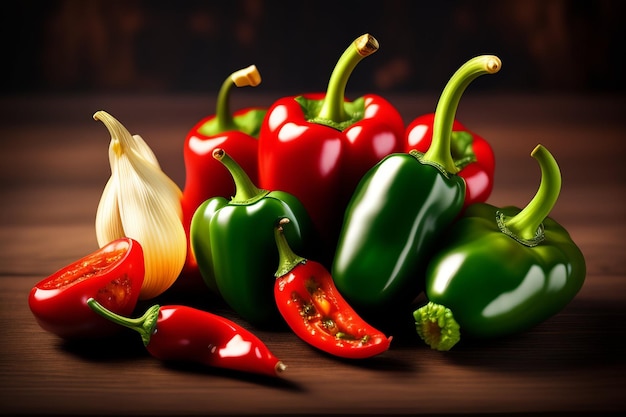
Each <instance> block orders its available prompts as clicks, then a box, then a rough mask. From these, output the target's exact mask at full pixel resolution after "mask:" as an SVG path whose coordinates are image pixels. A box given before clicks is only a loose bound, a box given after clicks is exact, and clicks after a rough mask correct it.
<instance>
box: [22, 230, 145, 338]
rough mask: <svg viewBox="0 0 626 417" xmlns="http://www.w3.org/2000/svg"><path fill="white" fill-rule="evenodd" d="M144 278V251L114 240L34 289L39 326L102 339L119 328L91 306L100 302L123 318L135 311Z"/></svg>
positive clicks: (30, 301) (65, 335)
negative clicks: (93, 302) (91, 301)
mask: <svg viewBox="0 0 626 417" xmlns="http://www.w3.org/2000/svg"><path fill="white" fill-rule="evenodd" d="M143 279H144V259H143V249H142V248H141V246H140V244H139V243H138V242H137V241H135V240H133V239H130V238H122V239H118V240H114V241H112V242H110V243H108V244H107V245H105V246H103V247H102V248H100V249H98V250H96V251H95V252H93V253H91V254H89V255H87V256H85V257H83V258H81V259H79V260H77V261H75V262H73V263H71V264H70V265H68V266H66V267H64V268H62V269H60V270H58V271H57V272H55V273H54V274H52V275H50V276H49V277H47V278H45V279H43V280H42V281H40V282H39V283H37V284H36V285H35V286H34V287H33V289H32V290H31V291H30V294H29V296H28V305H29V307H30V310H31V311H32V313H33V315H34V316H35V318H36V319H37V322H38V323H39V325H40V326H41V327H42V328H43V329H44V330H46V331H49V332H51V333H54V334H56V335H57V336H60V337H62V338H65V339H79V338H99V337H104V336H109V335H111V334H113V333H115V332H117V331H118V330H119V328H118V327H117V326H113V325H112V324H111V323H110V322H108V321H106V320H104V319H103V318H102V317H100V316H98V315H97V314H94V313H93V311H91V309H90V308H89V307H88V306H87V300H88V299H89V298H95V299H96V300H98V302H100V303H101V304H102V305H104V306H106V307H107V308H108V309H110V310H112V311H115V312H116V313H119V314H130V313H132V311H133V310H134V308H135V306H136V304H137V300H138V298H139V292H140V290H141V285H142V284H143Z"/></svg>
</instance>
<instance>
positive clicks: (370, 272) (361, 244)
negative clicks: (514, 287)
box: [332, 55, 501, 328]
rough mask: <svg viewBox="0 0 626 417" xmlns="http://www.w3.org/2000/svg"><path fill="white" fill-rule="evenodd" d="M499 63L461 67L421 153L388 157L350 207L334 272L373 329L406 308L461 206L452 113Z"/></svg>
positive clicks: (486, 58) (489, 59) (487, 58)
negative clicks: (470, 88)
mask: <svg viewBox="0 0 626 417" xmlns="http://www.w3.org/2000/svg"><path fill="white" fill-rule="evenodd" d="M500 66H501V62H500V59H499V58H498V57H496V56H492V55H483V56H479V57H476V58H474V59H472V60H470V61H468V62H467V63H466V64H464V65H463V66H462V67H461V68H460V69H459V70H458V71H457V72H456V73H455V74H454V75H453V77H452V78H451V80H450V82H449V83H448V85H447V86H446V88H445V89H444V91H443V93H442V95H441V98H440V100H439V103H438V105H437V110H436V111H435V119H434V124H433V138H432V142H431V144H430V147H429V148H428V150H427V151H426V153H420V152H417V151H411V152H410V153H396V154H391V155H389V156H387V157H386V158H384V159H383V160H381V161H380V162H379V163H378V164H377V165H376V166H374V167H373V168H372V169H370V170H369V171H368V172H367V173H366V174H365V176H364V177H363V178H362V179H361V181H360V183H359V184H358V186H357V189H356V191H355V192H354V194H353V196H352V199H351V200H350V202H349V204H348V207H347V209H346V213H345V217H344V223H343V226H342V229H341V232H340V237H339V242H338V245H337V250H336V253H335V258H334V261H333V265H332V275H333V277H334V279H335V283H336V286H337V288H338V290H339V291H340V292H341V293H342V295H343V296H344V297H345V298H346V299H347V300H348V302H350V303H351V305H353V306H354V308H355V309H356V310H357V311H358V312H359V314H362V315H364V316H365V317H367V318H368V319H369V320H371V321H373V322H374V323H376V324H378V325H381V326H383V327H386V326H387V324H388V319H389V318H391V317H397V315H398V314H400V313H401V312H402V313H406V314H408V312H409V311H411V310H410V308H411V303H412V301H413V300H414V299H415V297H417V296H418V295H419V294H420V293H421V291H422V290H423V278H422V277H423V274H424V272H425V268H426V264H427V262H428V259H429V257H430V254H431V251H432V249H431V248H432V247H433V245H434V243H435V242H436V241H437V240H438V238H439V236H440V235H441V233H442V232H443V230H445V228H447V227H448V226H449V225H450V224H451V223H452V222H453V220H454V219H455V218H456V217H457V216H458V215H459V213H460V212H461V210H462V209H463V202H464V199H465V181H464V180H463V178H462V177H460V176H459V175H457V172H458V171H459V168H458V167H457V166H456V165H455V163H454V160H453V158H452V155H451V149H450V138H451V134H452V125H453V122H454V116H455V112H456V109H457V107H458V103H459V100H460V98H461V95H462V93H463V91H464V90H465V89H466V88H467V86H468V85H469V84H470V82H471V81H472V80H474V79H475V78H477V77H478V76H480V75H483V74H493V73H496V72H497V71H498V70H499V69H500ZM404 309H406V312H405V311H404ZM406 314H402V316H405V315H406ZM379 322H380V323H379ZM393 325H395V323H394V324H393ZM407 326H408V327H409V328H410V327H411V326H412V322H411V321H410V320H408V321H407Z"/></svg>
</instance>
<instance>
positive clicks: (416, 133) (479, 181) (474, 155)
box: [404, 59, 502, 207]
mask: <svg viewBox="0 0 626 417" xmlns="http://www.w3.org/2000/svg"><path fill="white" fill-rule="evenodd" d="M492 65H493V66H492V67H491V68H490V69H489V71H490V72H491V73H495V72H498V71H499V70H500V68H501V67H502V65H501V62H500V60H499V59H498V60H497V61H495V60H494V63H493V64H492ZM467 68H468V67H467V66H462V67H461V68H459V70H457V71H456V72H455V73H454V74H453V75H452V77H451V78H450V80H449V81H448V83H447V84H446V86H445V88H444V90H443V92H442V93H441V97H440V98H439V102H438V103H437V108H436V110H435V113H436V114H438V115H439V116H438V117H437V121H438V123H439V126H437V128H439V129H440V130H441V129H444V128H445V127H446V126H452V135H451V136H450V151H451V154H452V155H451V156H452V162H453V163H454V165H455V166H456V169H458V171H457V172H456V174H457V175H459V176H460V177H461V178H463V179H464V180H465V201H464V207H467V206H468V205H470V204H473V203H483V202H485V201H487V199H488V198H489V195H491V191H492V189H493V179H494V171H495V157H494V153H493V149H492V148H491V146H490V145H489V143H488V142H487V141H486V140H485V139H483V138H482V137H480V136H478V135H477V134H475V133H473V132H470V131H469V130H467V129H466V128H465V126H463V125H462V124H461V123H460V122H459V121H458V120H456V119H455V118H454V117H455V114H456V110H457V107H458V105H459V100H460V99H461V96H462V94H463V93H464V91H465V89H466V88H467V87H468V85H469V84H470V82H471V80H472V79H473V78H475V76H474V75H472V76H471V77H468V76H467ZM472 77H473V78H472ZM435 113H430V114H425V115H423V116H420V117H418V118H417V119H415V120H413V121H412V122H411V123H409V125H408V127H407V129H406V135H405V148H404V152H406V153H408V152H410V151H412V150H417V151H419V152H426V151H428V149H429V148H430V144H431V142H432V138H433V130H434V128H435V126H434V123H435ZM448 129H449V127H448Z"/></svg>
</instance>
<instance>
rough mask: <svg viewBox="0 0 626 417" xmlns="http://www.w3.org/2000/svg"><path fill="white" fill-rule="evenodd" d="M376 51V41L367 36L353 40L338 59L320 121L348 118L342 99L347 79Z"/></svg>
mask: <svg viewBox="0 0 626 417" xmlns="http://www.w3.org/2000/svg"><path fill="white" fill-rule="evenodd" d="M377 50H378V41H377V40H376V38H374V37H373V36H371V35H369V34H367V33H366V34H365V35H361V36H359V37H358V38H357V39H355V40H354V41H353V42H352V43H351V44H350V46H349V47H348V48H347V49H346V50H345V51H344V53H343V54H342V55H341V57H339V60H338V61H337V64H336V65H335V68H334V69H333V72H332V74H331V75H330V80H329V81H328V88H327V89H326V96H325V97H324V104H322V107H321V109H320V112H319V114H318V115H317V116H318V118H320V119H327V120H332V121H334V122H343V121H345V120H348V119H349V118H350V116H349V115H347V114H346V109H345V107H344V98H345V91H346V85H347V84H348V79H349V78H350V75H351V74H352V71H353V70H354V68H356V66H357V64H358V63H359V62H361V60H362V59H363V58H365V57H366V56H369V55H371V54H373V53H374V52H376V51H377Z"/></svg>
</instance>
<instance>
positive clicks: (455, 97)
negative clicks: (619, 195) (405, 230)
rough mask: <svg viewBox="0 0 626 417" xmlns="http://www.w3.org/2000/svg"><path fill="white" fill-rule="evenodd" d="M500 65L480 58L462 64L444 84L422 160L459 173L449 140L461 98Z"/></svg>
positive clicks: (491, 58) (496, 60) (489, 58)
mask: <svg viewBox="0 0 626 417" xmlns="http://www.w3.org/2000/svg"><path fill="white" fill-rule="evenodd" d="M501 67H502V62H501V61H500V58H498V57H497V56H495V55H480V56H477V57H475V58H472V59H470V60H469V61H467V62H466V63H465V64H463V65H462V66H461V67H460V68H459V69H458V70H457V71H456V72H455V73H454V75H452V78H450V81H448V83H447V84H446V86H445V88H444V90H443V92H442V93H441V97H440V98H439V102H438V103H437V108H436V110H435V119H434V121H433V138H432V142H431V145H430V147H429V148H428V150H427V151H426V153H425V154H424V156H423V158H422V160H423V161H425V162H429V161H430V162H433V163H435V164H438V165H440V166H441V167H443V169H445V170H446V171H447V172H448V173H450V174H456V173H457V172H459V168H458V167H457V166H456V165H455V163H454V159H453V158H452V155H451V152H450V136H451V135H452V124H453V123H454V118H455V115H456V111H457V108H458V106H459V101H460V100H461V96H462V95H463V93H464V92H465V90H466V89H467V87H468V86H469V85H470V83H471V82H472V81H474V80H475V79H476V78H478V77H479V76H481V75H483V74H495V73H496V72H498V71H500V68H501Z"/></svg>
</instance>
